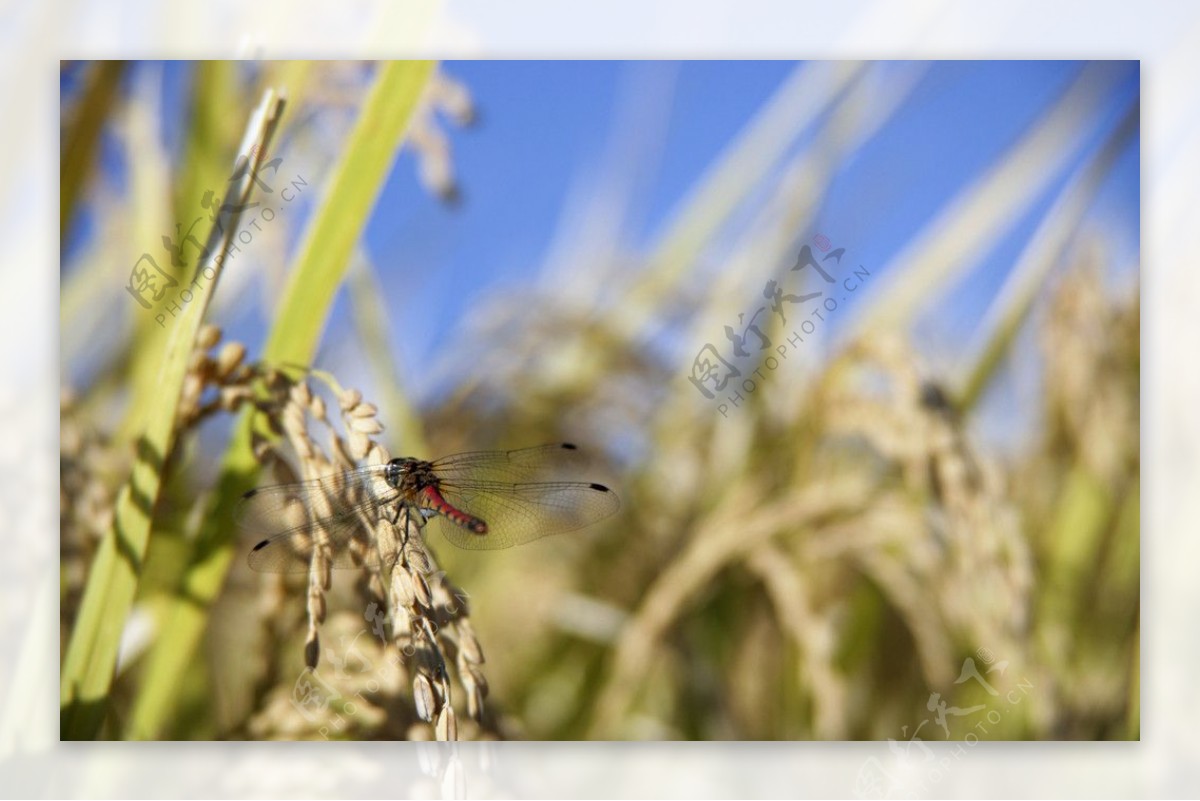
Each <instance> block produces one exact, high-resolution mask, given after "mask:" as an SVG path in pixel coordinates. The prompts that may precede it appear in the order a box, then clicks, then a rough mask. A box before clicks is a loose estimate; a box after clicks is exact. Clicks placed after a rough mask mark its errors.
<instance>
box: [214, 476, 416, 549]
mask: <svg viewBox="0 0 1200 801" xmlns="http://www.w3.org/2000/svg"><path fill="white" fill-rule="evenodd" d="M384 470H385V465H372V466H369V467H361V468H358V469H356V470H346V471H343V472H340V473H334V474H331V475H328V476H324V477H322V478H317V479H313V480H311V481H299V482H295V483H291V484H277V485H275V486H270V487H259V488H258V489H254V490H251V491H250V492H248V493H246V494H245V495H244V496H243V497H242V500H241V501H240V502H239V504H238V508H237V511H236V512H235V519H236V520H237V522H238V525H239V526H240V527H241V528H242V529H243V530H244V531H246V532H248V533H250V534H252V535H253V536H254V537H255V539H256V542H255V545H254V547H253V548H252V549H251V551H250V555H249V557H248V561H249V563H250V567H251V568H253V569H254V570H258V571H261V572H267V573H294V572H304V571H306V570H308V566H309V562H310V561H311V559H312V553H313V549H314V547H316V545H317V543H319V542H324V543H326V544H327V547H328V549H329V558H330V561H331V563H332V565H333V566H334V567H358V566H362V565H368V566H369V565H376V564H378V563H379V560H380V554H379V553H378V549H377V548H376V547H375V544H374V537H373V536H372V535H371V533H370V528H371V527H372V526H373V525H374V523H375V521H377V520H378V519H379V514H380V511H379V510H380V508H381V507H382V508H385V509H386V510H388V511H390V510H391V509H392V508H394V504H395V502H396V500H397V499H398V498H399V496H400V491H399V490H396V489H393V488H392V487H390V486H388V484H387V481H386V480H385V479H384ZM384 556H385V558H386V555H384Z"/></svg>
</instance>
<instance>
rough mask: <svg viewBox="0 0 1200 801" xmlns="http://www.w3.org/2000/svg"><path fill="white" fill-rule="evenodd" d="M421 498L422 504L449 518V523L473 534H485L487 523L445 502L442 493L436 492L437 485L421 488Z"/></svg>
mask: <svg viewBox="0 0 1200 801" xmlns="http://www.w3.org/2000/svg"><path fill="white" fill-rule="evenodd" d="M420 494H421V500H422V502H423V504H424V505H425V506H426V507H427V508H429V509H432V510H433V511H435V512H437V513H438V514H440V515H443V516H445V517H447V518H449V520H450V522H451V523H454V524H455V525H457V526H460V527H462V528H465V529H466V530H467V531H471V532H474V533H475V534H487V530H488V527H487V523H485V522H483V521H482V520H480V519H479V518H478V517H475V516H474V515H469V514H467V513H466V512H463V511H460V510H459V509H456V508H455V507H453V506H451V505H450V504H449V503H447V502H446V499H445V498H443V497H442V493H440V492H438V489H437V487H434V486H429V487H425V488H424V489H422V490H421V493H420Z"/></svg>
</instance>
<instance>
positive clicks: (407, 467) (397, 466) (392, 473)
mask: <svg viewBox="0 0 1200 801" xmlns="http://www.w3.org/2000/svg"><path fill="white" fill-rule="evenodd" d="M410 472H412V459H401V458H399V457H397V458H395V459H392V460H391V461H390V462H388V463H387V471H386V472H385V473H384V478H385V479H386V480H387V483H388V486H389V487H393V488H395V489H399V487H400V484H401V482H403V481H404V479H405V477H406V476H407V475H408V474H409V473H410Z"/></svg>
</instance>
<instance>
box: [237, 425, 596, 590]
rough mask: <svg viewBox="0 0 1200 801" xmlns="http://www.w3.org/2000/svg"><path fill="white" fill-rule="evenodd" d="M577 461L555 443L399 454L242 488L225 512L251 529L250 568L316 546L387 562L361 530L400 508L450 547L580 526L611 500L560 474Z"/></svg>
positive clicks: (353, 561)
mask: <svg viewBox="0 0 1200 801" xmlns="http://www.w3.org/2000/svg"><path fill="white" fill-rule="evenodd" d="M585 466H586V463H585V460H584V459H583V457H582V455H581V453H580V451H579V449H578V448H577V447H576V446H575V445H573V444H571V443H565V442H564V443H555V444H551V445H540V446H537V447H533V448H522V449H519V450H511V451H476V452H471V453H459V454H455V455H453V456H447V457H445V458H442V459H437V460H434V461H422V460H420V459H414V458H410V457H399V458H395V459H392V460H391V461H389V462H386V463H384V464H376V465H368V466H365V467H358V468H354V469H350V470H343V471H340V472H336V473H333V474H330V475H328V476H324V477H321V478H316V479H312V480H309V481H299V482H293V483H289V484H278V485H275V486H270V487H259V488H258V489H253V490H250V491H249V492H247V493H246V494H245V495H244V496H242V500H241V501H240V502H239V504H238V509H237V512H236V514H235V516H236V519H237V521H238V524H239V525H240V526H241V528H242V529H243V530H246V531H248V532H250V533H252V534H254V535H255V536H256V537H261V539H260V540H259V542H258V543H257V544H256V545H255V546H254V547H253V549H251V551H250V554H249V556H248V561H249V563H250V567H251V568H252V569H254V570H257V571H261V572H268V573H292V572H305V571H307V570H308V569H309V565H310V563H311V561H312V556H313V552H314V549H315V548H317V547H324V548H325V549H326V552H327V556H328V558H329V561H330V563H331V565H332V566H333V567H372V566H378V565H380V564H381V562H389V563H390V562H393V561H394V560H395V559H396V557H397V553H386V552H381V551H384V550H385V549H384V548H381V547H378V546H379V545H380V543H376V542H374V541H373V537H372V535H371V533H370V532H371V531H372V530H373V529H374V526H375V525H376V524H377V523H378V521H380V520H381V519H388V520H391V521H392V522H393V523H399V521H400V518H401V515H402V514H404V513H405V512H408V514H407V518H408V519H409V520H411V521H412V522H414V523H415V524H416V525H417V526H419V527H422V528H423V527H425V526H426V524H429V526H430V527H432V528H436V529H437V530H438V531H439V532H440V533H441V534H442V536H444V537H445V538H446V539H447V540H449V541H450V542H451V543H453V544H454V545H457V546H458V547H460V548H467V549H471V550H480V549H498V548H509V547H512V546H514V545H521V544H524V543H527V542H531V541H533V540H536V539H540V538H542V537H546V536H550V535H552V534H561V533H563V532H567V531H574V530H576V529H581V528H584V527H586V526H590V525H591V524H593V523H596V522H598V521H600V520H603V519H604V518H606V517H608V516H610V515H612V514H614V513H615V512H616V511H617V510H618V509H619V508H620V501H619V499H618V498H617V494H616V493H615V492H613V491H612V490H611V489H609V488H608V487H607V486H605V485H604V484H597V483H594V482H591V481H575V480H571V481H567V480H562V478H561V477H562V476H565V475H574V474H577V473H578V472H580V471H581V469H582V468H584V467H585Z"/></svg>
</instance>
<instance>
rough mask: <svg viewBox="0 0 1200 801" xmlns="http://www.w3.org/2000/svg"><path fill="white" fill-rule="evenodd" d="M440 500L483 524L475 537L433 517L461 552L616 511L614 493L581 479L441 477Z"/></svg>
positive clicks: (505, 544)
mask: <svg viewBox="0 0 1200 801" xmlns="http://www.w3.org/2000/svg"><path fill="white" fill-rule="evenodd" d="M439 489H440V491H441V493H442V497H444V498H445V499H446V501H447V502H448V503H449V504H450V505H451V506H454V507H456V508H458V509H459V510H460V511H463V512H466V513H467V514H469V515H473V516H475V517H478V518H479V519H480V520H482V521H483V522H484V523H486V524H487V527H488V530H487V533H486V534H476V533H474V532H471V531H468V530H466V529H464V528H461V527H459V526H457V525H455V524H454V523H452V522H450V521H449V520H447V519H446V518H445V517H442V516H440V515H439V516H437V517H434V518H432V519H430V521H429V524H430V525H431V526H432V527H435V528H437V529H438V530H439V531H440V532H441V534H442V536H444V537H445V538H446V539H448V540H449V541H450V542H451V543H453V544H454V545H457V546H458V547H460V548H468V549H472V550H491V549H498V548H510V547H512V546H514V545H520V544H522V543H526V542H531V541H533V540H536V539H541V538H542V537H547V536H550V535H551V534H561V533H563V532H567V531H574V530H576V529H580V528H583V527H585V526H589V525H591V524H592V523H595V522H597V521H599V520H603V519H604V518H606V517H608V516H609V515H611V514H613V513H615V512H616V511H617V510H618V509H619V508H620V506H621V502H620V501H619V500H618V499H617V494H616V493H615V492H613V491H612V490H610V489H609V488H608V487H606V486H604V485H603V484H593V483H589V482H583V481H546V482H502V481H479V480H470V479H467V478H461V479H458V480H453V481H452V480H449V479H446V480H444V481H443V482H442V484H441V487H440V488H439Z"/></svg>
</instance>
